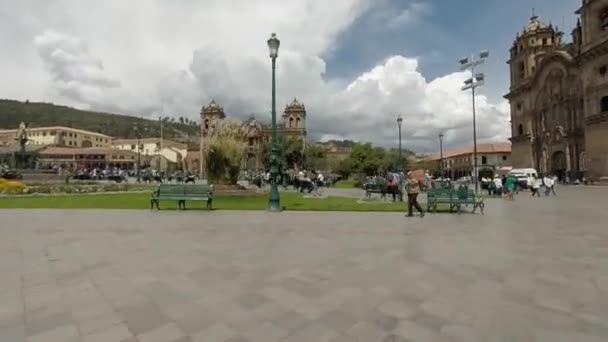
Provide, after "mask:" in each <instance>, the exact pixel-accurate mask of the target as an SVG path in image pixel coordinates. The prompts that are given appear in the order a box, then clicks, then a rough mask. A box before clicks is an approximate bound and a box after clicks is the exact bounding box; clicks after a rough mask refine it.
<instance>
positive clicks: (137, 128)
mask: <svg viewBox="0 0 608 342" xmlns="http://www.w3.org/2000/svg"><path fill="white" fill-rule="evenodd" d="M141 125H142V123H141V122H138V123H136V124H134V125H133V130H134V131H135V134H136V136H137V182H141V133H142V130H143V131H148V128H147V127H145V126H144V127H140V126H141Z"/></svg>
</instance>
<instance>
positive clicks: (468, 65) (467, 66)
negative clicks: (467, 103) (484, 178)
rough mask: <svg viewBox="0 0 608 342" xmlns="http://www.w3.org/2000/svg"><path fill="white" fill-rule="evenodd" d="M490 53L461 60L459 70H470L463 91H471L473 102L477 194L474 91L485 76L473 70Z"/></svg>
mask: <svg viewBox="0 0 608 342" xmlns="http://www.w3.org/2000/svg"><path fill="white" fill-rule="evenodd" d="M489 55H490V53H489V52H488V50H483V51H481V52H480V53H479V58H475V56H473V55H471V57H465V58H463V59H461V60H460V61H459V62H460V68H461V70H471V78H469V79H467V80H466V81H464V86H463V87H462V90H463V91H466V90H469V89H470V90H471V98H472V100H473V177H475V192H476V193H477V192H479V180H478V178H479V171H478V170H477V122H476V115H475V89H476V88H477V87H481V86H482V85H483V84H484V79H485V76H484V74H483V73H478V74H476V73H475V68H476V67H477V66H479V65H481V64H483V63H484V62H485V61H486V59H487V58H488V56H489Z"/></svg>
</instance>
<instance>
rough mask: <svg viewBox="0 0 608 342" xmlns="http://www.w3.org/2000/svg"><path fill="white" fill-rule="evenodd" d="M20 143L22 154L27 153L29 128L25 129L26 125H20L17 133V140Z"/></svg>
mask: <svg viewBox="0 0 608 342" xmlns="http://www.w3.org/2000/svg"><path fill="white" fill-rule="evenodd" d="M15 140H17V141H18V142H19V146H21V152H25V144H27V141H28V138H27V128H26V127H25V123H23V122H22V123H20V124H19V130H18V131H17V138H16V139H15Z"/></svg>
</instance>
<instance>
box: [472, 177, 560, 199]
mask: <svg viewBox="0 0 608 342" xmlns="http://www.w3.org/2000/svg"><path fill="white" fill-rule="evenodd" d="M482 182H483V183H485V184H488V185H487V188H488V194H489V195H499V196H505V197H507V198H508V199H510V200H514V199H515V198H514V195H515V193H517V192H518V191H519V189H520V188H521V187H522V184H519V181H518V179H517V177H515V176H514V175H503V176H502V177H501V176H499V175H495V176H494V179H493V180H489V179H483V180H482ZM556 183H557V177H555V176H551V175H548V174H547V175H545V176H544V177H538V178H537V177H536V176H534V175H529V176H528V178H527V179H526V185H527V188H529V189H530V191H531V192H532V196H538V197H540V196H541V188H544V193H545V196H549V195H551V194H553V195H557V194H556V192H555V184H556Z"/></svg>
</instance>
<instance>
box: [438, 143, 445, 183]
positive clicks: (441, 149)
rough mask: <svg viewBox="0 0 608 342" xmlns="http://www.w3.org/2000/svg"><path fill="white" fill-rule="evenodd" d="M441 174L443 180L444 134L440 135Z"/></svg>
mask: <svg viewBox="0 0 608 342" xmlns="http://www.w3.org/2000/svg"><path fill="white" fill-rule="evenodd" d="M439 173H440V175H441V178H444V177H445V176H444V175H443V133H439Z"/></svg>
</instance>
